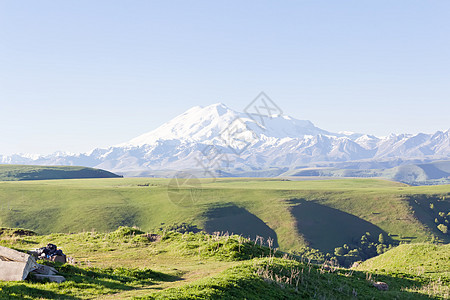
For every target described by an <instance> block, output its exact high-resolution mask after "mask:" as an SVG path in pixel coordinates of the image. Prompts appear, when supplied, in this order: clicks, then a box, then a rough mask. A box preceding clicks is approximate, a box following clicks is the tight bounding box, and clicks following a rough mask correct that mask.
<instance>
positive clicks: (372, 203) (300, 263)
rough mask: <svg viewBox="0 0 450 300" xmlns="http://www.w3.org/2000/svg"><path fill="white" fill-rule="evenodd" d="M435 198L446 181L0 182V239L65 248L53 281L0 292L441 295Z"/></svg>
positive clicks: (444, 204)
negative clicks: (382, 286)
mask: <svg viewBox="0 0 450 300" xmlns="http://www.w3.org/2000/svg"><path fill="white" fill-rule="evenodd" d="M449 200H450V186H449V185H441V186H422V187H412V186H408V185H405V184H401V183H396V182H391V181H385V180H378V179H337V180H323V181H288V180H281V179H255V178H221V179H215V180H213V179H186V180H185V179H178V180H173V179H160V178H156V179H155V178H101V179H65V180H30V181H1V182H0V226H1V227H2V229H1V230H0V245H3V246H7V247H11V248H15V249H19V250H22V251H26V250H29V249H32V248H36V247H40V246H44V245H46V244H47V243H49V242H52V243H55V244H57V245H58V246H59V247H61V248H62V249H63V250H64V252H65V253H67V254H68V255H69V256H70V257H72V258H73V260H72V261H71V263H70V264H65V265H59V264H56V265H55V267H56V268H57V269H58V270H59V271H60V273H61V274H63V275H64V276H65V277H66V278H67V281H66V282H65V283H63V284H61V285H57V284H54V283H42V282H37V281H35V280H34V279H33V278H30V279H27V280H26V281H25V282H19V283H5V282H2V283H0V288H1V291H0V292H1V293H0V295H1V297H3V298H4V299H35V298H40V299H55V298H60V299H94V298H99V299H127V298H130V299H131V298H135V299H137V298H143V299H244V298H247V299H264V297H265V298H266V299H299V298H300V299H301V298H304V299H354V298H361V299H373V298H375V299H447V298H448V296H449V291H448V286H449V277H448V270H449V269H450V263H449V260H450V255H449V248H448V242H449V237H450V235H449V233H448V232H444V231H443V230H442V228H443V226H446V224H448V222H449V216H450V214H449V212H450V201H449ZM121 226H122V227H121ZM119 227H120V228H119ZM8 228H9V229H8ZM11 228H26V229H27V230H32V231H33V232H28V231H27V230H17V229H11ZM117 228H119V230H117ZM150 234H157V235H156V236H157V237H158V238H157V239H153V237H155V236H152V235H150ZM361 261H363V263H360V264H359V265H358V264H354V263H355V262H361ZM330 266H331V267H330ZM351 266H353V268H350V267H351ZM342 267H345V268H342ZM374 281H383V282H386V283H388V284H389V286H390V288H389V291H379V290H377V289H376V288H374V287H373V286H372V283H373V282H374Z"/></svg>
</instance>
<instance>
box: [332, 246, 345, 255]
mask: <svg viewBox="0 0 450 300" xmlns="http://www.w3.org/2000/svg"><path fill="white" fill-rule="evenodd" d="M334 254H335V255H336V256H342V255H344V254H345V250H344V248H343V247H337V248H334Z"/></svg>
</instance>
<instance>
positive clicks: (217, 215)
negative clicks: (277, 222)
mask: <svg viewBox="0 0 450 300" xmlns="http://www.w3.org/2000/svg"><path fill="white" fill-rule="evenodd" d="M204 216H205V217H206V218H207V221H206V223H205V225H204V230H205V231H206V232H208V233H213V232H215V231H219V232H227V231H228V233H229V234H232V233H234V234H237V235H242V236H243V237H245V238H250V239H252V240H254V239H255V238H256V236H261V237H263V238H264V240H265V241H267V239H268V238H269V237H270V238H272V239H273V247H275V248H278V239H277V234H276V233H275V231H274V230H273V229H272V228H270V227H269V226H267V224H266V223H264V222H263V221H262V220H261V219H260V218H258V217H257V216H255V215H253V214H252V213H250V212H249V211H247V210H246V209H245V208H241V207H238V206H236V205H228V206H224V207H216V208H213V209H210V210H209V211H207V212H206V213H205V214H204Z"/></svg>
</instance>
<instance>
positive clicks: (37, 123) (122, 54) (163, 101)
mask: <svg viewBox="0 0 450 300" xmlns="http://www.w3.org/2000/svg"><path fill="white" fill-rule="evenodd" d="M260 91H265V92H266V93H267V94H268V95H269V96H270V97H271V98H272V99H273V100H275V101H276V102H277V104H278V106H280V107H281V108H282V109H283V110H284V112H285V113H287V114H289V115H291V116H293V117H295V118H298V119H309V120H311V121H312V122H313V123H315V124H316V125H317V126H319V127H321V128H323V129H327V130H330V131H340V130H349V131H357V132H365V133H371V134H375V135H387V134H389V133H390V132H394V133H401V132H408V133H417V132H428V133H429V132H434V131H437V130H446V129H448V128H449V127H450V122H449V113H450V101H449V100H450V1H446V0H441V1H413V0H405V1H392V0H389V1H378V0H377V1H361V0H357V1H331V0H330V1H316V0H314V1H313V0H311V1H283V2H279V1H260V0H258V1H148V0H145V1H143V0H141V1H139V0H133V1H111V0H107V1H99V0H96V1H81V0H76V1H75V0H71V1H68V0H64V1H44V0H40V1H34V0H33V1H31V0H30V1H27V0H21V1H17V0H0V112H1V114H0V116H1V117H0V126H1V130H0V141H1V143H0V145H1V147H0V154H11V153H14V152H23V153H50V152H53V151H56V150H66V151H74V152H78V151H88V150H90V149H91V148H94V147H96V146H100V147H104V146H109V145H114V144H117V143H121V142H124V141H127V140H129V139H131V138H133V137H135V136H137V135H139V134H142V133H144V132H147V131H150V130H152V129H154V128H156V127H157V126H159V125H161V124H162V123H164V122H165V121H168V120H169V119H171V118H173V117H174V116H176V115H178V114H180V113H182V112H184V111H185V110H186V109H188V108H190V107H192V106H195V105H208V104H212V103H216V102H223V103H225V104H227V105H228V106H230V107H231V108H234V109H237V110H242V109H243V108H244V107H245V106H246V105H247V104H248V103H249V102H250V101H251V100H253V98H254V97H255V96H256V95H257V94H258V93H259V92H260Z"/></svg>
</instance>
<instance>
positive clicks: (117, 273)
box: [0, 261, 180, 299]
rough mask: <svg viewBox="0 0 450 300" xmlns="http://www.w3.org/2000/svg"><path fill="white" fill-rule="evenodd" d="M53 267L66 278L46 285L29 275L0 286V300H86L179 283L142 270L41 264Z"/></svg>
mask: <svg viewBox="0 0 450 300" xmlns="http://www.w3.org/2000/svg"><path fill="white" fill-rule="evenodd" d="M41 263H44V264H46V265H50V266H53V267H55V268H56V269H57V270H58V272H59V274H60V275H63V276H64V277H65V278H66V281H65V282H63V283H61V284H59V285H58V284H54V283H49V282H47V283H45V282H41V281H38V280H36V279H34V278H33V276H32V275H30V276H29V278H28V279H27V280H26V281H24V282H23V284H17V283H14V282H6V283H4V284H0V288H1V292H0V299H30V298H39V299H85V298H93V297H94V296H95V295H97V296H99V295H107V294H114V293H119V292H122V291H127V290H133V289H139V288H143V287H146V288H148V287H149V286H152V285H155V284H156V283H157V282H162V281H164V282H169V281H176V280H180V278H179V277H177V276H173V275H168V274H164V273H160V272H155V271H153V270H150V269H147V268H143V269H137V268H106V269H103V268H92V267H91V268H87V269H83V268H78V267H76V266H72V265H69V264H64V265H62V264H59V263H52V262H48V261H45V262H44V261H41Z"/></svg>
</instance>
